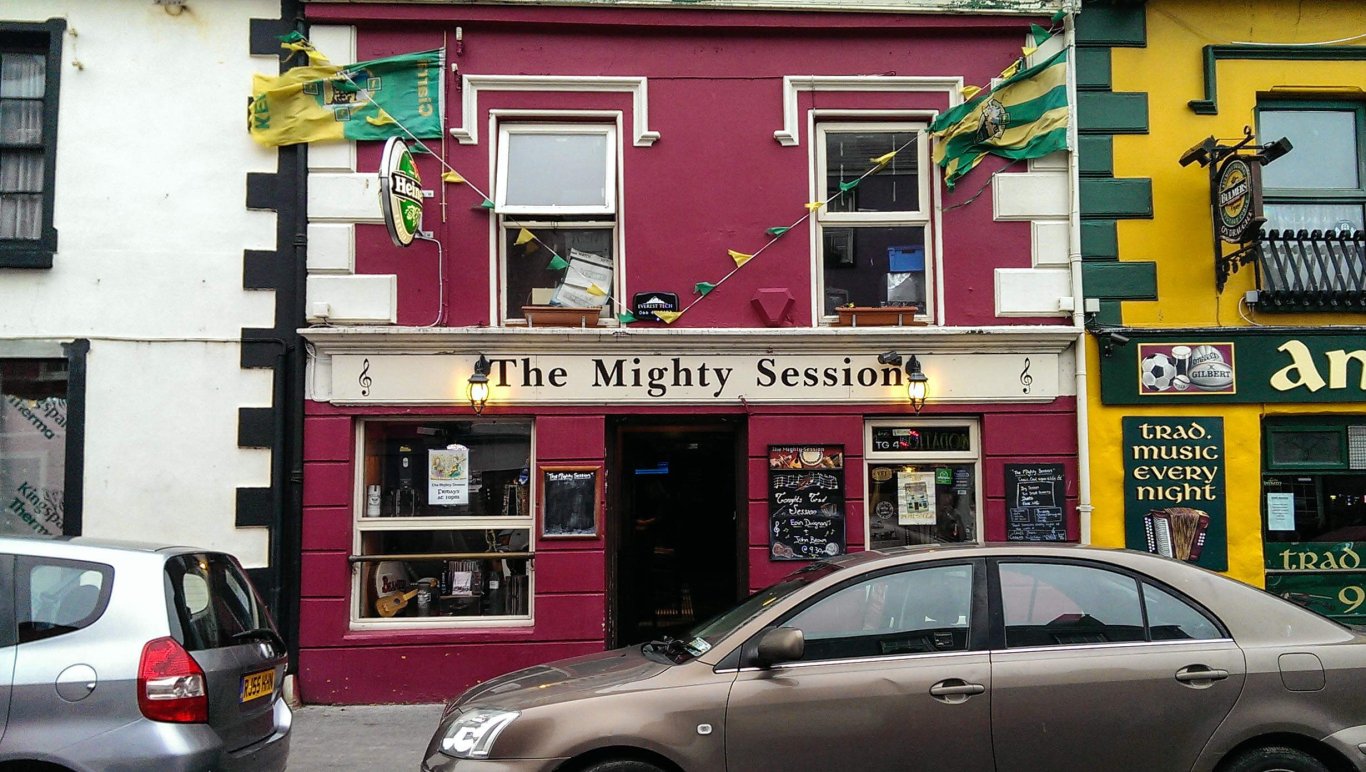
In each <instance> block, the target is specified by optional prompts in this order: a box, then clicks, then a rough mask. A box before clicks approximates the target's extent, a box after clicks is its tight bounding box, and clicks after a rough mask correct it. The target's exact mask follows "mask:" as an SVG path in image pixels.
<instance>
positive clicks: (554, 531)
mask: <svg viewBox="0 0 1366 772" xmlns="http://www.w3.org/2000/svg"><path fill="white" fill-rule="evenodd" d="M538 498H539V499H540V503H541V538H544V539H593V538H597V535H598V523H599V517H598V515H599V513H600V512H601V510H602V467H601V466H542V467H541V490H540V496H539V497H538Z"/></svg>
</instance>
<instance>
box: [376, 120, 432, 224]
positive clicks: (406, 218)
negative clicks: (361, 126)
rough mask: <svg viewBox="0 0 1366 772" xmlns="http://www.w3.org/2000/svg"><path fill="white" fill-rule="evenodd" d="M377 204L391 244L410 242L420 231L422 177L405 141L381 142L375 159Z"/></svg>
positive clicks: (392, 138)
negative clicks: (381, 151) (377, 188)
mask: <svg viewBox="0 0 1366 772" xmlns="http://www.w3.org/2000/svg"><path fill="white" fill-rule="evenodd" d="M379 206H380V209H381V211H383V213H384V224H385V225H386V226H387V227H388V228H389V238H390V239H392V240H393V242H394V246H396V247H406V246H408V245H409V244H411V243H413V239H414V238H416V237H417V234H418V233H419V232H421V231H422V177H421V176H420V175H418V173H417V164H415V163H413V154H412V153H411V152H409V151H408V145H407V143H405V142H404V141H403V140H401V139H399V138H398V137H390V138H389V141H388V142H386V143H385V144H384V155H383V156H382V157H381V159H380V162H379Z"/></svg>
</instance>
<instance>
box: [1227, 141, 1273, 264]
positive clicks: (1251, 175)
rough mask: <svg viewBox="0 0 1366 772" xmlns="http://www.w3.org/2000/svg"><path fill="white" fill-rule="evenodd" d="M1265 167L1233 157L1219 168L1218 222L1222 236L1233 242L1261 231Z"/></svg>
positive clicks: (1249, 237) (1263, 218) (1238, 241)
mask: <svg viewBox="0 0 1366 772" xmlns="http://www.w3.org/2000/svg"><path fill="white" fill-rule="evenodd" d="M1261 172H1262V166H1261V164H1260V163H1256V162H1255V161H1254V162H1253V163H1248V160H1247V159H1245V158H1243V157H1240V156H1233V157H1232V158H1229V159H1228V160H1227V161H1225V162H1224V165H1223V166H1222V167H1221V168H1220V169H1219V176H1218V178H1217V181H1216V183H1215V192H1214V195H1215V205H1214V206H1215V218H1214V219H1215V225H1216V227H1217V228H1218V230H1219V238H1220V239H1223V240H1224V241H1226V242H1229V243H1230V244H1242V243H1245V242H1248V241H1251V240H1252V239H1254V238H1255V237H1256V236H1257V233H1258V232H1259V231H1260V230H1261V227H1262V223H1264V222H1266V218H1265V217H1263V216H1262V190H1261V187H1262V175H1261Z"/></svg>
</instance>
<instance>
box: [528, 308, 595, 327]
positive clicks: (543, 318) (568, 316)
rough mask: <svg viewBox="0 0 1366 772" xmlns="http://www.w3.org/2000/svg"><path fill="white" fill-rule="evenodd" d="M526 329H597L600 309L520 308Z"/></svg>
mask: <svg viewBox="0 0 1366 772" xmlns="http://www.w3.org/2000/svg"><path fill="white" fill-rule="evenodd" d="M522 316H524V317H525V318H526V324H527V326H528V327H597V326H598V323H599V321H600V320H601V318H602V309H601V308H582V307H578V306H522Z"/></svg>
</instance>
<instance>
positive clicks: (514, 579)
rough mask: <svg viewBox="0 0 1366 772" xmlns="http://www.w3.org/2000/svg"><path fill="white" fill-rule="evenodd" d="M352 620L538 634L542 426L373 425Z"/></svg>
mask: <svg viewBox="0 0 1366 772" xmlns="http://www.w3.org/2000/svg"><path fill="white" fill-rule="evenodd" d="M359 434H360V437H359V442H360V444H361V457H362V458H363V462H362V463H361V464H360V469H359V470H358V477H359V478H360V480H359V483H360V490H359V491H358V494H357V503H356V507H357V512H356V517H355V522H356V532H355V551H356V554H355V555H354V556H353V562H354V563H355V564H356V566H357V567H358V568H357V570H356V571H355V586H354V592H353V595H354V598H355V601H354V607H353V622H354V623H355V624H356V626H358V627H366V626H386V625H397V626H429V625H434V624H440V625H455V626H459V625H490V624H493V625H517V624H530V621H531V613H532V601H531V594H532V577H533V561H532V557H533V555H532V552H533V542H532V538H531V527H532V501H531V496H532V490H533V487H534V486H532V485H531V465H532V450H531V447H532V446H531V443H532V424H531V421H529V420H525V419H473V420H444V419H443V420H438V419H430V420H404V421H367V422H364V423H363V424H362V425H361V429H360V432H359Z"/></svg>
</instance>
